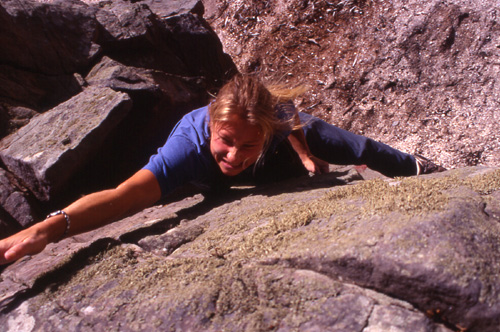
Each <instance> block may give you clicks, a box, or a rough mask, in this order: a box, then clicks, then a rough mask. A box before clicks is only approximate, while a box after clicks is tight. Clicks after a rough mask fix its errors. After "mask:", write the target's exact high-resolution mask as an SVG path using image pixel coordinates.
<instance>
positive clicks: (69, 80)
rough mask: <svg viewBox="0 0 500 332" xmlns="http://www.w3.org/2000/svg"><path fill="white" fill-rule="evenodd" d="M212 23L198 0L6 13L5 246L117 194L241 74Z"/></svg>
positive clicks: (38, 4)
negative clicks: (34, 226)
mask: <svg viewBox="0 0 500 332" xmlns="http://www.w3.org/2000/svg"><path fill="white" fill-rule="evenodd" d="M203 11H204V7H203V4H202V3H201V2H200V1H194V0H189V1H188V0H184V1H173V2H172V1H150V0H144V1H101V2H99V1H91V0H88V1H78V0H68V1H66V0H64V1H62V0H46V1H45V0H43V1H42V0H40V1H34V0H6V1H2V2H1V4H0V27H1V29H0V45H2V47H1V48H0V139H1V140H0V155H1V157H0V159H1V162H0V169H1V170H2V173H1V174H0V184H1V186H2V196H1V197H0V230H1V233H0V237H4V236H6V235H7V234H10V233H12V231H13V230H16V229H19V227H20V226H23V227H24V226H27V225H29V224H30V223H32V222H33V221H36V220H39V219H40V217H41V216H43V215H44V214H45V213H47V212H48V211H49V210H51V209H53V208H54V207H60V206H61V205H65V204H67V203H68V202H69V201H71V200H73V199H74V198H75V197H78V196H80V195H82V193H88V192H91V191H95V190H99V189H103V188H108V187H110V186H116V185H117V184H118V183H119V182H121V181H123V179H125V178H126V177H128V176H130V174H132V173H133V172H134V171H136V170H137V169H139V168H140V167H142V166H143V165H144V164H145V163H146V162H147V159H148V157H149V156H150V155H151V154H152V153H153V152H154V151H155V150H156V148H157V147H158V146H160V145H162V144H163V143H164V141H165V139H166V138H167V136H168V133H169V131H170V129H171V128H172V127H173V125H174V124H175V123H176V122H177V120H178V119H179V118H180V117H181V116H182V115H183V114H184V113H186V112H187V111H189V110H192V109H193V108H195V107H198V106H202V105H204V104H206V103H207V101H208V99H209V97H210V95H209V93H211V92H213V91H215V90H216V89H217V88H218V87H219V86H220V85H221V83H222V82H223V81H224V80H225V79H226V78H227V77H228V76H229V75H231V74H232V73H234V70H235V67H234V64H233V63H232V60H231V59H230V58H229V57H228V56H227V55H225V54H224V53H223V52H222V45H221V43H220V41H219V40H218V38H217V36H216V35H215V33H214V32H213V31H212V29H211V28H210V27H209V25H208V24H207V23H206V22H205V21H204V20H203V18H202V15H203ZM107 99H109V100H107ZM119 100H121V101H119ZM113 103H114V104H113ZM108 113H109V114H108ZM5 174H7V175H8V177H7V178H6V175H5ZM41 202H44V203H43V204H41ZM46 202H48V203H49V204H46ZM35 211H37V212H35Z"/></svg>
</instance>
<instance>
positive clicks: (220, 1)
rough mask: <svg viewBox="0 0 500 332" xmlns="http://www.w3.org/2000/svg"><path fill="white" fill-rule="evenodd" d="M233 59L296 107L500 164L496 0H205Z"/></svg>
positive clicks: (446, 155) (420, 147)
mask: <svg viewBox="0 0 500 332" xmlns="http://www.w3.org/2000/svg"><path fill="white" fill-rule="evenodd" d="M205 3H206V6H207V15H206V16H207V19H208V21H209V22H210V23H211V24H212V26H213V27H214V29H215V30H216V32H217V33H218V35H219V36H220V38H221V41H222V42H223V44H224V49H225V51H226V52H227V53H228V54H230V55H231V56H232V57H233V59H234V60H235V63H236V64H237V66H238V68H239V69H240V70H242V71H255V70H257V71H260V72H261V73H262V75H263V76H266V77H271V78H274V79H277V80H281V81H286V82H290V83H291V84H306V85H308V86H309V87H310V89H309V92H308V93H307V94H306V95H305V96H304V98H303V100H302V102H301V103H300V105H299V106H300V108H301V110H303V111H305V112H308V113H312V114H314V115H317V116H319V117H322V118H323V119H325V120H326V121H328V122H330V123H333V124H335V125H338V126H340V127H342V128H344V129H348V130H351V131H353V132H355V133H360V134H364V135H367V136H369V137H372V138H374V139H376V140H379V141H382V142H384V143H387V144H389V145H391V146H394V147H396V148H398V149H400V150H403V151H406V152H409V153H414V152H417V153H420V154H423V155H424V156H427V157H429V158H430V159H432V160H435V161H436V162H438V163H439V164H442V165H444V166H446V167H448V168H451V167H463V166H470V165H489V166H499V165H500V125H499V123H500V121H499V120H500V112H499V111H498V110H499V109H500V81H499V76H498V72H499V63H500V24H499V18H498V15H499V12H498V1H497V0H480V1H475V0H474V1H471V0H445V1H442V0H430V1H420V0H409V1H407V0H404V1H403V0H391V1H383V0H269V1H259V0H234V1H226V0H205Z"/></svg>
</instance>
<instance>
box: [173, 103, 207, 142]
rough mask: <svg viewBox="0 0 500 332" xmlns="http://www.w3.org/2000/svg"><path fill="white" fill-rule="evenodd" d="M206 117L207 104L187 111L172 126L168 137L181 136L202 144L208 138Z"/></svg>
mask: <svg viewBox="0 0 500 332" xmlns="http://www.w3.org/2000/svg"><path fill="white" fill-rule="evenodd" d="M208 117H209V115H208V106H204V107H201V108H198V109H195V110H194V111H191V112H189V113H187V114H186V115H184V116H183V117H182V119H181V120H180V121H179V122H178V123H177V125H176V126H175V127H174V129H173V130H172V133H171V134H170V137H169V139H171V138H173V137H175V136H183V137H185V138H186V139H188V140H190V141H192V142H193V143H195V144H203V143H204V142H205V141H207V140H208V139H209V138H210V132H209V128H208V120H209V118H208Z"/></svg>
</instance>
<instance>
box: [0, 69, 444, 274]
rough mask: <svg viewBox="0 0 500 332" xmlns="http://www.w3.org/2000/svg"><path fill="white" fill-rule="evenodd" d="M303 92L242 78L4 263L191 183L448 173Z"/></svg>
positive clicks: (13, 245) (217, 186)
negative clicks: (335, 172) (324, 112)
mask: <svg viewBox="0 0 500 332" xmlns="http://www.w3.org/2000/svg"><path fill="white" fill-rule="evenodd" d="M303 90H304V89H303V88H302V87H298V88H293V89H288V88H283V87H280V86H276V85H275V86H266V85H264V84H263V83H262V82H261V81H260V80H259V79H257V78H256V77H254V76H247V75H236V76H235V77H234V78H233V79H232V80H230V81H229V82H228V83H227V84H226V85H225V86H224V87H223V88H222V89H221V90H220V92H219V94H218V96H217V97H216V98H215V100H214V101H213V102H212V103H211V104H210V105H208V106H206V107H203V108H200V109H197V110H194V111H192V112H191V113H188V114H186V115H185V116H184V117H183V118H182V119H181V121H179V123H178V124H177V125H176V126H175V128H174V129H173V131H172V133H171V134H170V136H169V138H168V139H167V141H166V143H165V145H164V146H163V147H161V148H160V149H159V150H158V153H157V154H155V155H153V156H152V157H151V159H150V160H149V162H148V164H147V165H146V166H145V167H144V168H142V169H141V170H139V171H138V172H137V173H135V174H134V175H133V176H132V177H130V178H129V179H127V180H126V181H124V182H123V183H122V184H120V185H119V186H118V187H116V188H115V189H110V190H104V191H101V192H97V193H93V194H90V195H87V196H84V197H82V198H80V199H79V200H77V201H76V202H74V203H73V204H71V205H69V206H68V207H66V208H65V209H62V210H59V211H56V212H54V213H51V214H49V216H48V217H47V218H46V219H45V220H44V221H42V222H39V223H37V224H35V225H33V226H31V227H29V228H27V229H25V230H22V231H20V232H19V233H17V234H14V235H12V236H10V237H8V238H6V239H4V240H1V241H0V264H5V263H9V262H12V261H14V260H17V259H19V258H21V257H23V256H25V255H33V254H36V253H39V252H40V251H42V250H43V249H44V248H45V246H46V245H47V244H48V243H51V242H57V241H60V240H61V239H63V238H66V237H68V236H71V235H75V234H79V233H83V232H86V231H89V230H92V229H96V228H98V227H101V226H103V225H105V224H108V223H110V222H112V221H114V220H117V219H120V218H123V217H125V216H127V215H130V214H132V213H135V212H138V211H140V210H142V209H144V208H146V207H148V206H151V205H153V204H154V203H155V202H157V201H158V200H160V199H161V198H162V197H164V196H166V195H167V194H169V193H171V192H172V191H173V190H174V189H175V188H178V187H180V186H182V185H184V184H188V183H194V184H196V185H198V186H199V187H201V188H202V189H204V190H211V191H214V192H216V191H219V190H223V189H224V188H227V187H229V186H231V185H233V184H235V183H239V182H241V183H253V184H259V183H268V182H270V181H276V180H282V179H285V178H289V177H293V176H298V175H302V174H307V173H308V172H311V173H314V174H321V173H325V172H328V169H329V164H344V165H347V164H358V165H359V164H364V165H367V166H368V167H370V168H371V169H374V170H376V171H378V172H380V173H382V174H384V175H386V176H389V177H395V176H411V175H418V174H423V173H431V172H436V171H443V170H444V168H442V167H440V166H437V165H435V164H433V163H432V162H430V161H429V160H426V159H425V158H421V157H420V156H412V155H410V154H407V153H404V152H401V151H398V150H396V149H393V148H391V147H389V146H387V145H385V144H382V143H379V142H376V141H374V140H372V139H369V138H366V137H363V136H359V135H355V134H353V133H350V132H348V131H345V130H342V129H340V128H337V127H335V126H333V125H330V124H328V123H326V122H324V121H322V120H320V119H318V118H315V117H313V116H311V115H308V114H305V113H299V112H297V111H296V109H295V107H294V105H293V103H291V102H290V100H292V99H293V98H294V97H296V96H297V95H299V94H300V93H302V92H303Z"/></svg>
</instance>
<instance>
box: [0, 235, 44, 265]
mask: <svg viewBox="0 0 500 332" xmlns="http://www.w3.org/2000/svg"><path fill="white" fill-rule="evenodd" d="M46 245H47V239H46V238H45V237H44V236H41V235H40V234H39V233H37V232H36V231H33V229H32V228H31V229H30V228H29V229H26V230H24V231H21V232H19V233H17V234H14V235H12V236H11V237H8V238H7V239H4V240H1V241H0V264H7V263H11V262H13V261H16V260H18V259H20V258H22V257H24V256H26V255H34V254H38V253H39V252H40V251H42V250H43V249H44V248H45V246H46Z"/></svg>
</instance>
